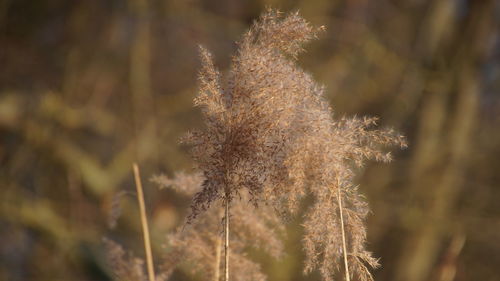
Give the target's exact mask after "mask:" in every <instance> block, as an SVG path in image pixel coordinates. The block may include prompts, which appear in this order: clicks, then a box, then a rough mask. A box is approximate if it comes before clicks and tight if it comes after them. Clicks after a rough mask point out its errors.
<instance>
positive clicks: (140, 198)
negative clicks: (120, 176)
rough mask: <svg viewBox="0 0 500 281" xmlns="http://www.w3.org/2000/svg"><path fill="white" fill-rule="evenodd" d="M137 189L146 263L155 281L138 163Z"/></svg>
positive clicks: (135, 171) (152, 280)
mask: <svg viewBox="0 0 500 281" xmlns="http://www.w3.org/2000/svg"><path fill="white" fill-rule="evenodd" d="M133 170H134V179H135V187H136V189H137V201H139V209H140V212H141V225H142V234H143V236H144V250H145V252H146V263H147V268H148V277H149V281H155V272H154V265H153V253H152V251H151V241H150V239H149V227H148V219H147V216H146V206H145V204H144V194H143V190H142V182H141V175H140V173H139V166H138V165H137V163H134V164H133Z"/></svg>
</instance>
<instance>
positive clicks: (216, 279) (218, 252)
mask: <svg viewBox="0 0 500 281" xmlns="http://www.w3.org/2000/svg"><path fill="white" fill-rule="evenodd" d="M221 248H222V237H221V235H217V242H216V245H215V251H216V252H215V270H214V272H215V273H214V281H219V279H220V260H221Z"/></svg>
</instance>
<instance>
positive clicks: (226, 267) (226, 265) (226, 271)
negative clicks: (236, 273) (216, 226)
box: [224, 196, 229, 281]
mask: <svg viewBox="0 0 500 281" xmlns="http://www.w3.org/2000/svg"><path fill="white" fill-rule="evenodd" d="M224 207H225V208H226V210H225V211H226V214H225V220H224V224H225V227H224V228H225V230H224V234H225V241H224V255H225V259H226V262H225V263H224V274H225V279H224V280H225V281H229V197H228V196H226V200H225V206H224Z"/></svg>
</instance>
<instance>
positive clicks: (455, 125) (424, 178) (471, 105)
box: [0, 0, 500, 281]
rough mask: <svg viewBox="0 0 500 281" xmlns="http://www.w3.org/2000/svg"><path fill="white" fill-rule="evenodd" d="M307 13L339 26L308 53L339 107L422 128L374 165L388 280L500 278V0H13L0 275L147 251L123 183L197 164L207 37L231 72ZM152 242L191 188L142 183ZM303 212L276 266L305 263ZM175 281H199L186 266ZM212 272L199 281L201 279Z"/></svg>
mask: <svg viewBox="0 0 500 281" xmlns="http://www.w3.org/2000/svg"><path fill="white" fill-rule="evenodd" d="M266 5H268V6H272V7H277V8H280V9H282V10H283V11H289V10H296V9H299V10H300V11H301V14H302V16H303V17H304V18H306V19H307V20H308V21H311V22H312V23H313V24H316V25H325V26H326V27H327V31H326V32H325V34H323V36H322V37H321V38H320V39H321V40H318V41H317V42H315V43H314V44H313V45H312V46H310V47H309V48H308V53H307V54H306V55H305V56H303V57H302V58H301V60H300V63H301V64H302V65H303V67H304V68H305V69H306V70H309V71H311V72H312V73H313V75H314V76H315V77H316V79H317V80H318V81H320V82H322V83H324V84H325V86H326V87H327V92H328V95H329V96H328V97H329V98H330V100H331V102H332V104H333V107H334V110H335V111H336V113H337V114H338V115H344V114H346V115H354V114H359V115H364V114H368V115H376V116H380V118H381V124H382V126H392V127H394V128H395V129H397V130H399V131H400V132H403V133H404V134H405V135H407V136H408V139H409V142H410V147H409V149H407V150H406V151H403V152H398V153H397V154H396V157H395V158H396V161H395V162H394V163H392V164H390V165H378V164H377V165H374V164H373V165H369V166H368V167H366V169H365V170H364V171H363V173H362V176H360V178H359V183H360V185H361V190H362V191H363V192H364V193H365V194H366V195H367V198H368V200H369V201H370V204H371V207H372V210H373V215H371V216H370V220H369V227H368V229H369V232H370V233H369V241H370V245H369V246H368V248H369V249H372V250H373V251H374V252H375V253H376V256H379V257H381V262H382V265H383V266H382V268H381V269H379V270H376V271H375V272H374V274H375V277H376V279H377V280H394V281H402V280H409V281H424V280H431V281H434V280H436V281H437V280H443V281H444V280H498V279H499V278H500V270H499V269H498V264H500V242H499V241H498V233H499V232H500V209H499V208H498V202H499V201H500V190H498V186H499V183H500V173H499V170H500V131H499V130H498V128H499V125H500V38H499V34H500V32H499V31H500V4H499V2H498V1H494V0H479V1H473V0H402V1H395V0H381V1H368V0H344V1H341V0H335V1H332V0H307V1H306V0H296V1H281V0H272V1H271V0H269V1H264V0H260V1H231V0H214V1H203V0H188V1H181V0H164V1H156V0H155V1H154V0H129V1H121V0H112V1H97V0H86V1H63V0H46V1H27V0H15V1H14V0H3V1H0V163H1V169H0V197H1V199H2V201H1V204H0V241H2V242H1V243H0V280H12V281H16V280H110V275H109V270H108V269H107V267H106V264H105V262H104V259H103V247H102V242H101V237H102V236H103V235H107V236H111V237H113V238H115V239H117V240H119V241H122V242H123V243H124V244H126V245H128V247H129V248H130V249H132V250H134V252H135V253H137V254H138V255H141V254H142V252H143V250H142V248H141V245H142V244H141V243H142V241H141V236H140V221H139V215H138V209H137V206H136V205H135V204H134V203H135V201H134V200H129V199H130V198H129V199H126V198H125V199H124V200H123V202H122V205H123V206H122V207H123V212H124V214H123V216H122V217H121V218H120V220H119V223H118V227H117V228H116V229H114V230H108V228H107V224H106V216H107V213H108V212H109V209H110V204H111V201H112V197H113V194H115V193H116V192H118V191H119V190H130V191H132V184H133V181H132V175H131V164H132V162H133V161H138V162H139V163H140V165H141V167H142V174H143V175H145V177H150V176H152V175H155V174H158V173H166V174H172V173H173V172H174V171H177V170H189V169H190V167H191V165H192V163H191V162H190V160H189V158H188V157H187V154H186V151H185V148H183V147H180V146H179V145H178V144H177V139H178V138H179V136H180V135H181V134H182V133H183V132H185V131H187V130H188V129H189V128H193V127H197V126H201V125H200V124H201V122H200V115H199V112H198V111H197V110H195V109H193V107H192V103H191V100H192V98H193V96H194V94H195V91H196V82H195V81H196V73H197V68H198V67H199V61H198V58H197V45H198V44H203V45H205V46H206V47H207V48H208V49H210V50H212V51H213V53H214V55H215V57H216V59H217V63H218V65H219V66H220V67H221V69H223V70H224V69H226V68H227V66H228V64H229V60H230V56H229V55H228V54H231V53H232V52H233V51H234V50H235V44H234V41H236V40H238V39H239V38H238V36H239V35H240V34H241V33H242V32H243V31H244V30H245V29H246V28H247V27H248V26H249V24H250V23H251V22H252V21H253V20H254V19H255V18H256V17H257V16H258V15H259V14H260V13H261V12H262V11H263V10H264V8H265V6H266ZM145 184H146V187H147V190H146V196H147V198H146V200H147V204H148V208H149V212H150V217H151V220H152V221H151V224H152V232H153V234H152V235H153V243H154V253H155V256H156V257H157V259H159V258H161V256H162V252H163V251H164V250H165V249H164V248H162V244H163V243H164V240H165V239H164V235H165V234H166V233H167V232H168V231H171V230H172V229H173V228H174V227H175V226H176V225H177V224H178V223H180V222H181V221H182V219H183V216H184V215H185V213H186V207H187V204H188V202H184V201H183V200H179V198H178V197H176V195H175V194H173V193H169V192H167V191H164V190H162V191H159V190H158V189H157V186H155V185H154V184H151V183H149V182H147V181H145ZM300 231H301V228H300V221H294V222H293V223H292V225H291V226H290V227H289V236H288V241H287V245H288V246H289V247H288V253H289V255H288V256H287V257H286V258H285V259H284V260H283V261H272V260H271V259H270V258H269V257H267V256H261V255H260V254H259V253H255V256H256V257H257V258H259V259H260V260H261V261H265V264H264V269H265V270H266V271H267V272H268V273H269V275H270V280H280V281H281V280H318V279H317V276H316V275H312V276H307V277H304V276H303V275H302V274H301V268H302V266H301V258H302V253H301V249H300V248H298V246H297V245H298V243H297V239H298V237H300V235H299V234H300ZM176 277H177V279H176V280H188V279H186V278H187V277H186V274H184V273H183V271H182V270H180V271H179V272H178V273H176ZM200 280H201V279H200Z"/></svg>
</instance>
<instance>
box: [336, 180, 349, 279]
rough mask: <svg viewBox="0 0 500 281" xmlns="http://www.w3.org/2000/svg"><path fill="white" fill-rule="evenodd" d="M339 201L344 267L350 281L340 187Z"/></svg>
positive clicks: (338, 190) (338, 192)
mask: <svg viewBox="0 0 500 281" xmlns="http://www.w3.org/2000/svg"><path fill="white" fill-rule="evenodd" d="M337 200H338V202H339V212H340V229H341V231H342V248H343V251H342V252H343V254H344V266H345V280H346V281H350V280H351V277H350V275H349V265H348V263H347V246H346V243H345V230H344V217H343V213H342V198H341V197H340V185H338V187H337Z"/></svg>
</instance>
